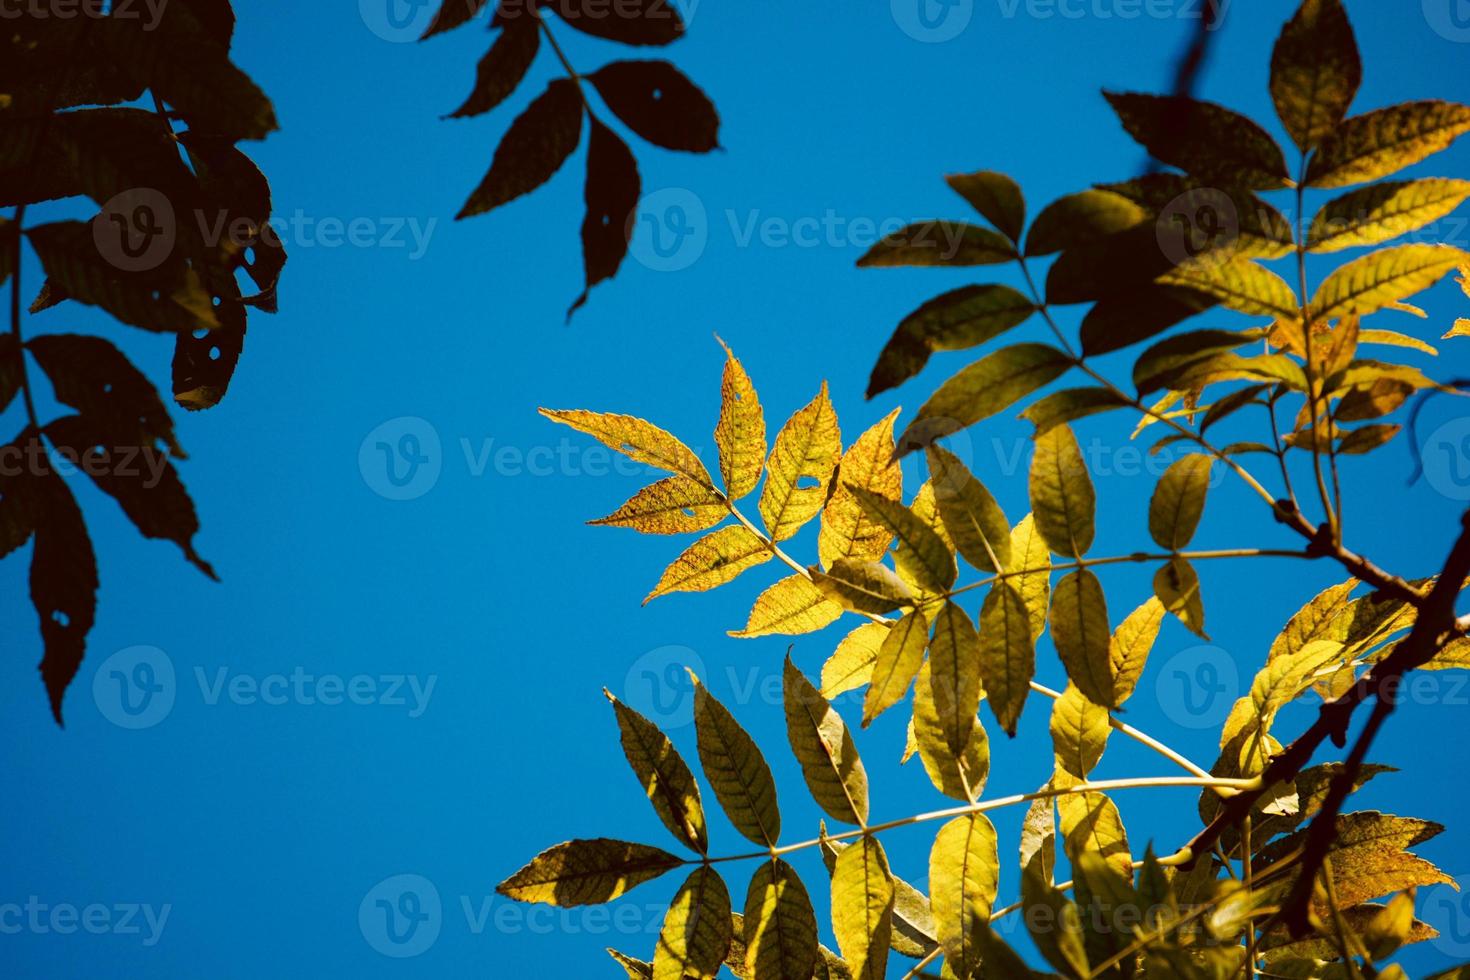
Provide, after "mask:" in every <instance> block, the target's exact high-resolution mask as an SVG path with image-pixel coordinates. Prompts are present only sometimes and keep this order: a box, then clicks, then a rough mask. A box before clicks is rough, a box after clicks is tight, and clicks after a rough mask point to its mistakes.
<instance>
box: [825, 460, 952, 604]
mask: <svg viewBox="0 0 1470 980" xmlns="http://www.w3.org/2000/svg"><path fill="white" fill-rule="evenodd" d="M846 488H847V490H848V492H850V493H851V494H852V495H853V496H854V497H855V498H857V502H858V503H859V504H860V505H861V506H862V508H863V510H864V511H865V512H866V513H867V515H868V516H869V517H870V518H872V519H873V520H874V521H877V522H878V523H880V524H882V525H883V526H884V527H886V528H888V530H889V531H891V532H893V535H894V537H896V538H897V539H898V542H899V551H898V552H897V554H896V555H895V556H894V565H895V566H896V567H897V569H898V575H899V578H901V579H902V580H903V581H905V582H907V583H912V585H913V586H914V587H915V588H918V589H922V590H923V591H925V592H928V593H931V594H932V593H941V592H944V591H946V590H947V589H948V588H949V587H950V586H951V585H954V580H955V575H956V574H957V570H956V568H955V561H954V555H953V554H951V553H950V550H949V546H948V545H946V544H945V543H944V539H943V538H941V537H940V536H939V535H938V534H936V533H935V532H934V530H933V529H932V528H930V527H929V525H928V524H925V523H924V521H923V520H921V519H920V518H919V517H918V516H916V515H915V514H914V512H913V511H911V510H909V509H908V508H907V507H905V506H904V505H903V504H901V503H899V502H898V501H896V500H890V499H888V498H887V497H881V496H879V495H878V494H875V493H873V492H872V491H870V490H866V489H864V488H863V487H860V486H857V485H855V484H847V487H846Z"/></svg>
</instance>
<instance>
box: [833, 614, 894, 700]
mask: <svg viewBox="0 0 1470 980" xmlns="http://www.w3.org/2000/svg"><path fill="white" fill-rule="evenodd" d="M889 629H890V627H889V626H888V624H886V623H864V624H863V625H861V626H859V627H858V628H857V629H855V630H853V631H852V632H851V633H849V634H847V636H845V637H843V638H842V642H841V643H839V644H837V649H836V650H835V651H833V653H832V656H830V657H828V658H827V662H826V663H825V664H823V665H822V697H825V698H835V697H837V695H839V694H845V693H846V692H848V691H855V690H857V689H858V688H860V687H862V686H864V685H865V684H868V683H869V681H870V680H871V678H872V676H873V667H874V665H875V664H876V662H877V660H878V651H879V650H880V649H881V648H882V646H883V643H884V641H885V640H886V639H887V637H888V632H889Z"/></svg>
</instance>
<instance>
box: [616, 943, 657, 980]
mask: <svg viewBox="0 0 1470 980" xmlns="http://www.w3.org/2000/svg"><path fill="white" fill-rule="evenodd" d="M607 955H609V956H611V957H612V958H613V960H614V961H615V962H616V963H617V964H618V966H621V967H622V968H623V972H625V973H627V974H628V980H652V977H653V964H652V963H645V962H643V961H642V960H635V959H633V957H631V956H628V955H627V954H625V953H619V952H618V951H617V950H615V949H613V948H611V947H609V948H608V951H607Z"/></svg>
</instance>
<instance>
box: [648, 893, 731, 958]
mask: <svg viewBox="0 0 1470 980" xmlns="http://www.w3.org/2000/svg"><path fill="white" fill-rule="evenodd" d="M730 936H731V919H730V893H729V891H728V890H726V888H725V882H724V881H723V880H722V879H721V878H720V875H719V872H717V871H715V869H714V868H711V867H708V866H706V867H702V868H696V869H695V871H694V873H693V874H691V875H690V876H689V877H688V878H687V879H686V880H685V882H684V884H683V886H682V887H680V889H679V892H678V894H676V895H675V896H674V901H673V903H672V904H670V905H669V911H668V912H667V914H665V916H664V924H663V928H662V929H660V930H659V935H658V949H657V951H656V952H655V953H654V957H653V980H684V978H685V977H688V976H695V977H714V976H715V975H716V974H717V973H718V972H719V970H720V965H721V964H722V963H724V962H725V954H726V953H727V952H728V951H729V949H730Z"/></svg>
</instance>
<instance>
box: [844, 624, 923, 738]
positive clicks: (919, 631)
mask: <svg viewBox="0 0 1470 980" xmlns="http://www.w3.org/2000/svg"><path fill="white" fill-rule="evenodd" d="M881 628H882V627H880V629H881ZM928 645H929V622H928V620H926V619H925V618H924V614H923V613H922V612H920V611H919V610H917V609H915V610H913V611H912V612H910V613H908V614H907V615H905V616H904V617H903V619H901V620H899V621H898V622H897V623H895V624H894V625H893V626H891V627H889V628H888V629H887V630H886V631H885V635H884V638H883V643H882V645H881V646H879V647H878V654H877V657H876V658H875V660H874V662H873V666H872V681H871V682H870V684H869V686H868V694H867V697H866V699H865V700H864V701H863V727H864V728H867V727H868V725H869V724H870V723H871V722H872V720H873V719H874V718H876V717H878V716H879V715H880V714H882V713H883V712H884V711H887V710H888V709H889V708H891V707H892V706H893V705H895V704H897V703H898V702H899V701H901V700H903V696H904V695H905V694H907V693H908V689H909V682H910V681H912V680H913V679H914V677H915V676H916V675H917V674H918V673H919V668H920V667H921V666H923V663H924V648H925V647H927V646H928ZM823 687H824V688H825V687H826V685H825V684H824V685H823Z"/></svg>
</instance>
